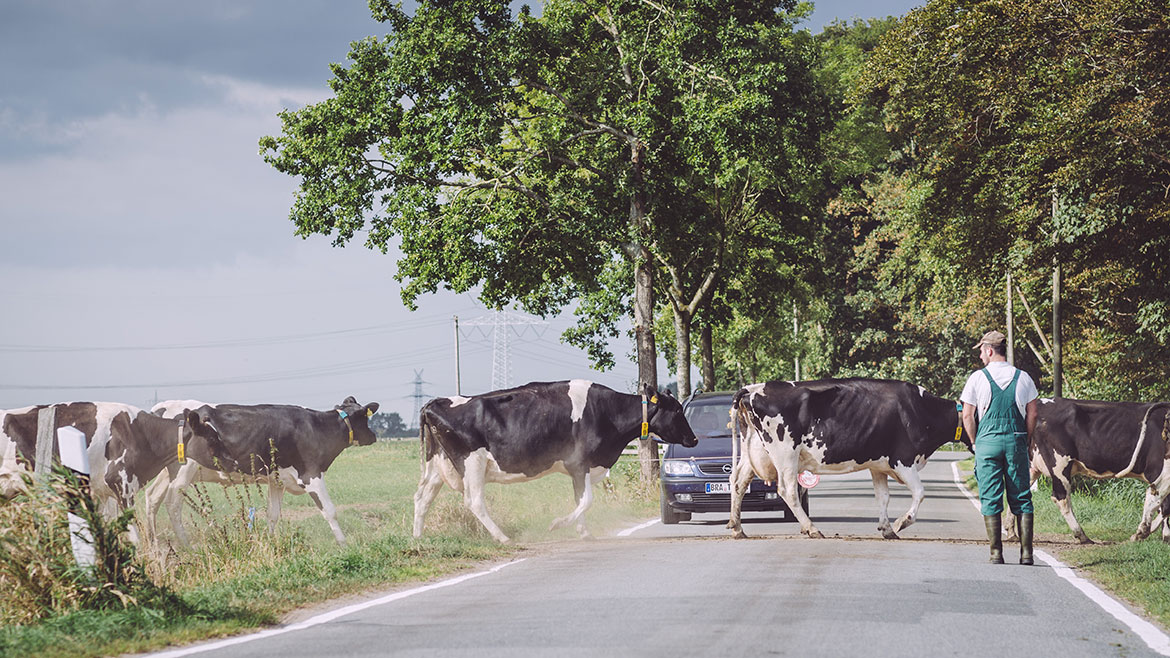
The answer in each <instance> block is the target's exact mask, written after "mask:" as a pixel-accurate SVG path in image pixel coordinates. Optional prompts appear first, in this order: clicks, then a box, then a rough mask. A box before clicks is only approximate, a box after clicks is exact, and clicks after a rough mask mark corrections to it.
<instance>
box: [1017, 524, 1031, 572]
mask: <svg viewBox="0 0 1170 658" xmlns="http://www.w3.org/2000/svg"><path fill="white" fill-rule="evenodd" d="M1016 529H1017V530H1018V531H1019V533H1020V564H1029V565H1030V564H1032V514H1031V513H1030V512H1029V513H1028V514H1021V515H1019V516H1017V517H1016Z"/></svg>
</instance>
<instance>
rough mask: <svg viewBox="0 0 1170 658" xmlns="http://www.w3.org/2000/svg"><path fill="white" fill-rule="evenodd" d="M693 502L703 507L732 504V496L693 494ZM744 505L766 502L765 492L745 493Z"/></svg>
mask: <svg viewBox="0 0 1170 658" xmlns="http://www.w3.org/2000/svg"><path fill="white" fill-rule="evenodd" d="M691 500H693V501H694V502H695V504H698V505H701V504H703V503H722V504H723V505H730V504H731V494H709V493H694V494H691ZM743 502H744V503H762V502H764V492H762V491H761V492H758V493H745V494H744V495H743Z"/></svg>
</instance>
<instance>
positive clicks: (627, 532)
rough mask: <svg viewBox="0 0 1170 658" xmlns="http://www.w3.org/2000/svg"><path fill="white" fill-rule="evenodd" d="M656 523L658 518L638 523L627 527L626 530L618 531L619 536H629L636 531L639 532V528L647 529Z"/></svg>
mask: <svg viewBox="0 0 1170 658" xmlns="http://www.w3.org/2000/svg"><path fill="white" fill-rule="evenodd" d="M655 523H658V519H650V520H649V521H647V522H645V523H642V524H639V525H636V526H634V527H632V528H626V529H625V530H622V531H621V532H619V533H617V536H618V537H629V536H630V535H632V534H634V533H635V532H638V531H639V530H645V529H646V528H649V527H650V526H652V525H654V524H655Z"/></svg>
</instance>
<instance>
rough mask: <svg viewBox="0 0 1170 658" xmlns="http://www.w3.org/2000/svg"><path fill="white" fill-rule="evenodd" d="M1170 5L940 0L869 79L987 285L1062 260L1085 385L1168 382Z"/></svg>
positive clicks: (915, 17)
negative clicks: (916, 154)
mask: <svg viewBox="0 0 1170 658" xmlns="http://www.w3.org/2000/svg"><path fill="white" fill-rule="evenodd" d="M1167 8H1168V7H1167V5H1166V3H1165V2H1146V1H1138V2H1129V1H1128V0H1106V1H1104V2H1100V1H1097V0H1092V1H1090V0H1074V1H1072V2H1068V1H1065V0H1041V1H1039V2H1034V3H1018V2H1011V1H1008V0H983V1H979V2H970V1H965V0H935V1H933V2H930V3H928V4H927V5H926V6H925V7H924V8H922V9H920V10H917V11H914V12H911V13H910V14H909V15H908V16H907V17H906V18H905V19H904V20H903V21H902V22H901V23H900V24H899V26H898V27H897V28H896V29H895V30H894V31H893V32H891V33H890V35H889V36H888V38H887V39H885V40H884V41H883V43H882V47H881V48H880V49H879V50H878V52H877V54H876V55H875V56H874V58H872V59H871V67H870V69H869V71H868V73H867V76H866V79H865V81H864V85H863V91H864V92H866V93H870V94H874V95H877V96H880V97H884V98H887V99H888V102H886V103H885V111H886V120H887V122H888V123H889V124H890V125H891V126H892V127H894V128H896V129H897V130H898V132H899V134H901V135H904V136H905V137H906V138H908V139H912V140H913V142H914V144H915V146H916V148H917V149H919V153H920V154H921V156H922V158H921V167H920V168H919V169H918V170H917V173H919V174H920V175H921V176H922V177H923V178H924V179H925V180H927V181H929V183H930V187H929V189H928V193H927V195H926V197H925V201H924V204H925V205H924V207H925V210H926V212H923V213H922V214H921V216H920V217H921V221H922V224H921V226H922V228H923V229H925V232H926V233H927V234H929V235H932V236H934V244H935V245H936V251H938V252H945V253H948V254H950V260H951V262H952V263H953V266H956V267H961V268H963V270H964V271H965V272H966V273H967V275H968V276H969V277H970V278H971V280H972V283H973V285H976V286H981V287H984V288H988V289H991V288H997V289H1002V276H1003V273H1004V272H1005V271H1006V270H1007V269H1008V268H1011V269H1012V271H1013V272H1018V273H1019V274H1021V278H1022V279H1024V280H1025V281H1027V280H1028V279H1033V280H1034V279H1038V278H1047V275H1046V274H1045V272H1048V271H1050V268H1051V265H1052V262H1053V261H1054V260H1055V261H1056V262H1058V263H1062V264H1064V266H1065V267H1064V270H1065V271H1064V277H1065V280H1066V290H1068V291H1069V292H1070V295H1071V298H1070V299H1069V300H1068V302H1069V304H1068V306H1069V307H1070V308H1069V310H1070V311H1071V313H1070V318H1069V320H1070V321H1069V324H1070V325H1071V326H1069V327H1068V329H1066V332H1065V333H1066V338H1067V342H1071V343H1075V344H1076V345H1077V347H1078V349H1077V350H1075V351H1074V352H1073V354H1072V356H1073V358H1070V359H1066V366H1068V367H1070V368H1071V369H1073V370H1075V371H1076V372H1077V374H1078V376H1079V377H1083V378H1084V379H1089V380H1098V381H1101V382H1103V383H1104V386H1090V388H1089V389H1082V390H1083V391H1084V392H1086V393H1093V392H1094V390H1096V391H1101V393H1102V394H1110V395H1118V396H1127V397H1129V396H1133V397H1164V396H1165V395H1166V394H1167V393H1170V384H1167V383H1166V382H1167V375H1168V374H1170V366H1167V365H1166V363H1167V357H1170V340H1168V339H1170V329H1168V327H1170V314H1168V313H1167V311H1168V309H1167V306H1166V302H1165V290H1166V289H1167V287H1168V286H1170V265H1168V264H1167V262H1166V259H1165V258H1164V256H1163V254H1165V253H1167V252H1168V251H1170V195H1167V194H1166V190H1168V189H1170V158H1168V156H1167V155H1166V154H1167V153H1168V152H1170V12H1167ZM1054 197H1055V198H1057V199H1058V200H1059V204H1058V211H1057V212H1055V213H1054V212H1053V198H1054ZM1021 270H1022V271H1021ZM1037 298H1039V296H1037V297H1035V298H1034V299H1037ZM1037 310H1038V312H1040V311H1041V309H1037ZM1123 354H1124V355H1126V358H1125V359H1122V358H1120V356H1121V355H1123ZM1090 355H1092V356H1091V357H1090ZM1078 357H1079V358H1078ZM1086 357H1089V358H1086ZM1135 357H1136V358H1135ZM1122 361H1129V363H1128V364H1126V363H1120V362H1122ZM1094 362H1096V363H1097V364H1099V365H1094ZM1106 364H1108V365H1106ZM1118 365H1120V366H1121V367H1120V368H1116V367H1114V366H1118ZM1102 368H1112V370H1111V371H1110V372H1106V371H1105V370H1103V369H1102ZM1090 372H1091V373H1092V374H1091V375H1090V374H1089V373H1090ZM1098 376H1100V379H1098Z"/></svg>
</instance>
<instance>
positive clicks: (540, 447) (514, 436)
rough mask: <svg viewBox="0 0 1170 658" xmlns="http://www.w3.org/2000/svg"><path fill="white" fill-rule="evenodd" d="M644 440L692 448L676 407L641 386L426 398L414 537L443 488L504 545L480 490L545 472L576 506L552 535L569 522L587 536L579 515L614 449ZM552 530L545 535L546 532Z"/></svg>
mask: <svg viewBox="0 0 1170 658" xmlns="http://www.w3.org/2000/svg"><path fill="white" fill-rule="evenodd" d="M644 420H645V421H646V422H647V423H648V424H649V432H650V433H651V434H654V435H656V436H658V437H659V438H661V439H662V440H664V441H666V442H668V443H681V444H683V445H684V446H694V445H695V444H697V443H698V439H696V438H695V433H694V432H692V431H691V427H690V425H688V424H687V420H686V417H685V416H684V415H683V410H682V405H681V404H679V402H678V400H676V399H674V398H673V397H671V396H669V395H666V394H661V395H660V394H658V393H657V392H656V391H655V390H654V389H653V388H651V387H649V386H647V387H646V390H645V391H643V394H642V395H641V396H639V395H631V394H627V393H618V392H617V391H614V390H612V389H609V388H606V387H605V386H602V385H600V384H594V383H592V382H589V381H585V380H583V379H574V380H573V381H560V382H532V383H529V384H525V385H523V386H519V387H517V388H511V389H506V390H502V391H495V392H492V393H486V394H484V395H477V396H474V397H461V396H456V397H449V398H435V399H434V400H431V401H430V402H427V403H426V405H425V406H423V408H422V412H421V413H420V414H419V433H420V439H421V441H422V461H423V469H422V471H423V472H422V480H421V481H420V482H419V485H418V490H417V491H416V492H415V494H414V536H415V537H419V536H421V535H422V530H423V522H424V520H425V518H426V514H427V510H428V508H429V507H430V504H431V501H433V500H434V498H435V495H436V494H437V493H438V492H439V489H441V488H442V486H443V483H444V482H445V483H447V486H449V487H451V488H452V489H454V490H455V491H458V492H460V493H462V494H463V504H464V505H465V506H466V507H467V508H468V509H469V510H470V511H471V513H472V514H474V515H475V517H476V518H477V519H479V522H480V523H482V524H483V527H484V528H486V529H487V531H488V532H489V533H491V535H492V537H494V538H495V539H496V540H497V541H499V542H501V543H507V542H508V541H509V539H508V536H507V535H506V534H504V532H503V531H502V530H500V528H499V526H497V525H496V524H495V522H494V521H492V519H491V517H489V516H488V513H487V507H486V505H485V504H484V485H485V484H487V483H488V482H500V483H511V482H524V481H527V480H534V479H536V478H539V477H543V476H545V475H548V474H549V473H566V474H568V476H569V477H571V478H572V479H573V491H574V494H575V500H576V501H577V506H576V508H575V509H574V510H573V512H571V513H570V514H568V515H566V516H564V517H561V518H559V519H557V520H555V521H553V524H552V528H558V527H562V526H566V525H569V524H573V523H575V524H576V526H577V532H578V533H579V534H580V535H581V536H582V537H585V536H588V534H589V533H588V530H587V529H586V528H585V511H586V510H587V509H589V505H590V504H591V503H592V500H593V491H592V484H594V483H596V482H599V481H601V479H602V478H604V477H605V475H606V473H607V472H608V471H609V469H610V467H612V466H613V465H614V463H615V462H617V460H618V457H620V456H621V454H622V449H624V448H625V447H626V445H627V444H629V443H630V442H631V441H633V440H635V439H637V438H638V437H639V436H641V425H642V422H643V421H644ZM550 529H551V528H550Z"/></svg>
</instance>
